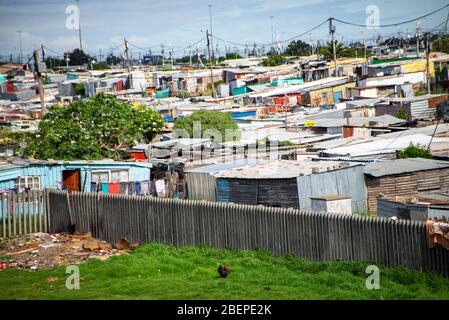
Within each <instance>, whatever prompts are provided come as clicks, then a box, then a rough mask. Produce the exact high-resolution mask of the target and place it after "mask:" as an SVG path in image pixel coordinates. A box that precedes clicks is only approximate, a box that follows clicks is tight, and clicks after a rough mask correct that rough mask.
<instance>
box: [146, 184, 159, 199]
mask: <svg viewBox="0 0 449 320" xmlns="http://www.w3.org/2000/svg"><path fill="white" fill-rule="evenodd" d="M148 184H149V188H150V195H152V196H153V197H157V192H156V185H155V183H154V181H150V182H149V183H148Z"/></svg>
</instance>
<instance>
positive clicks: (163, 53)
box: [161, 44, 165, 67]
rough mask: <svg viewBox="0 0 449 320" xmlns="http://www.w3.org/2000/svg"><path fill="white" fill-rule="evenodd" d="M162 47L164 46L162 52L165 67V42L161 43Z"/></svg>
mask: <svg viewBox="0 0 449 320" xmlns="http://www.w3.org/2000/svg"><path fill="white" fill-rule="evenodd" d="M161 48H162V50H161V53H162V66H163V67H164V66H165V46H164V44H162V45H161Z"/></svg>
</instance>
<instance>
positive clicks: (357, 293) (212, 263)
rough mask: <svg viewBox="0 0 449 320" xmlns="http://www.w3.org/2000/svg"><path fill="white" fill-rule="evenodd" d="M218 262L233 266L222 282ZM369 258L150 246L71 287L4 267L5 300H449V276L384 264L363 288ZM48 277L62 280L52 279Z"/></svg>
mask: <svg viewBox="0 0 449 320" xmlns="http://www.w3.org/2000/svg"><path fill="white" fill-rule="evenodd" d="M220 263H229V264H230V265H231V269H232V271H231V274H230V275H229V277H228V278H227V279H221V278H220V277H219V276H218V273H217V267H218V265H219V264H220ZM368 265H370V264H369V263H361V262H332V263H316V262H310V261H308V260H305V259H301V258H297V257H293V256H292V255H287V256H285V257H274V256H272V255H271V254H269V253H267V252H265V251H262V250H255V251H239V252H237V251H234V250H216V249H211V248H209V247H205V246H202V247H199V248H192V247H188V248H175V247H172V246H167V245H161V244H149V245H146V246H143V247H141V248H139V249H137V250H135V251H134V252H133V254H131V255H123V256H116V257H112V258H110V259H109V260H107V261H98V260H92V261H89V262H88V263H86V264H83V265H80V276H81V278H82V280H81V283H80V286H81V288H80V290H67V289H66V288H65V279H66V276H67V275H66V274H65V267H59V268H56V269H52V270H38V271H35V272H30V271H25V270H17V269H12V268H11V269H7V270H3V271H0V288H1V289H0V299H448V298H449V280H448V279H445V278H443V277H441V276H439V275H437V274H434V273H427V272H416V271H410V270H408V269H405V268H383V267H381V268H380V269H381V273H380V290H367V289H366V287H365V281H366V277H367V276H366V274H365V270H366V267H367V266H368ZM49 277H56V278H59V280H58V281H56V282H53V283H49V282H48V281H47V279H48V278H49Z"/></svg>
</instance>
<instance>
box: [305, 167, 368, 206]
mask: <svg viewBox="0 0 449 320" xmlns="http://www.w3.org/2000/svg"><path fill="white" fill-rule="evenodd" d="M298 194H299V205H300V209H301V210H311V209H312V201H311V200H310V198H311V197H321V196H331V195H332V196H349V197H351V202H352V212H354V213H355V212H366V203H367V198H366V186H365V177H364V172H363V166H355V167H350V168H346V169H341V170H336V171H328V172H323V173H317V174H311V175H307V176H303V177H298Z"/></svg>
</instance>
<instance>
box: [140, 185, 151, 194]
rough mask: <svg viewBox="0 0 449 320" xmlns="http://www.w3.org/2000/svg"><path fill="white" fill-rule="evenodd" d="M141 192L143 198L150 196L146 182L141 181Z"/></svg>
mask: <svg viewBox="0 0 449 320" xmlns="http://www.w3.org/2000/svg"><path fill="white" fill-rule="evenodd" d="M141 192H142V195H144V196H146V195H148V194H150V188H149V187H148V181H142V183H141Z"/></svg>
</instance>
